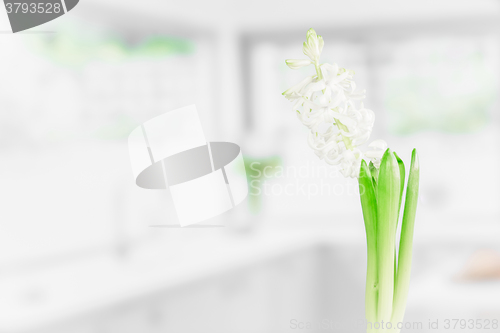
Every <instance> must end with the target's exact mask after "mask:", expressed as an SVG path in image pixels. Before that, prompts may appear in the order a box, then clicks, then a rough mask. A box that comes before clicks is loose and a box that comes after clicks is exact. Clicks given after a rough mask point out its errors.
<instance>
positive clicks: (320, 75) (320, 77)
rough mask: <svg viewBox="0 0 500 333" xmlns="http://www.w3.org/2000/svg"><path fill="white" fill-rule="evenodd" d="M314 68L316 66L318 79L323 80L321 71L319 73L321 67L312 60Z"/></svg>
mask: <svg viewBox="0 0 500 333" xmlns="http://www.w3.org/2000/svg"><path fill="white" fill-rule="evenodd" d="M314 68H316V75H317V76H318V80H323V73H321V68H320V67H319V62H317V61H315V62H314Z"/></svg>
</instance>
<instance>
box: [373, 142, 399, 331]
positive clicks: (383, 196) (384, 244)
mask: <svg viewBox="0 0 500 333" xmlns="http://www.w3.org/2000/svg"><path fill="white" fill-rule="evenodd" d="M376 191H377V195H376V196H377V264H378V286H379V293H378V302H377V304H378V307H377V319H378V322H382V321H383V322H384V323H387V322H388V321H390V320H391V315H392V302H393V295H394V249H395V245H396V244H395V237H394V235H395V228H396V226H397V221H398V211H399V208H398V206H399V196H400V175H399V166H398V162H397V160H396V158H395V157H394V155H393V154H392V152H391V151H390V150H389V149H387V151H386V152H385V154H384V157H383V158H382V163H381V165H380V173H379V176H378V184H377V190H376Z"/></svg>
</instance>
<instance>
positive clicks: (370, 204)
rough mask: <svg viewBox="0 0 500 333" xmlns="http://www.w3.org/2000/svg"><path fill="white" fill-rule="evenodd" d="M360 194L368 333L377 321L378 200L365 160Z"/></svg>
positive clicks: (362, 163) (360, 177) (362, 165)
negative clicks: (363, 229) (363, 231)
mask: <svg viewBox="0 0 500 333" xmlns="http://www.w3.org/2000/svg"><path fill="white" fill-rule="evenodd" d="M359 193H360V199H361V207H362V209H363V219H364V221H365V230H366V244H367V269H366V290H365V313H366V320H367V332H372V331H373V325H374V324H375V322H376V321H377V297H378V279H377V200H376V197H375V188H374V186H373V182H372V175H371V172H370V169H369V168H368V166H367V165H366V162H365V161H364V160H362V161H361V169H360V175H359Z"/></svg>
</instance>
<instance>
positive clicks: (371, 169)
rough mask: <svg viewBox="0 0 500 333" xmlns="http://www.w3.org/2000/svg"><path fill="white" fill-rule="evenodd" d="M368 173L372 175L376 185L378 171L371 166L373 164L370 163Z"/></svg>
mask: <svg viewBox="0 0 500 333" xmlns="http://www.w3.org/2000/svg"><path fill="white" fill-rule="evenodd" d="M369 166H370V172H371V173H372V177H373V180H374V181H375V184H376V183H377V180H378V169H377V168H376V167H375V165H373V162H372V161H370V165H369Z"/></svg>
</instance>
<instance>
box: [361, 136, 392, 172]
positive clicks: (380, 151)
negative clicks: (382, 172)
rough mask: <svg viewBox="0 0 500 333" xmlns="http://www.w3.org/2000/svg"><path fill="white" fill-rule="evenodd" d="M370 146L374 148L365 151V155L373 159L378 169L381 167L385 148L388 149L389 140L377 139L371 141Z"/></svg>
mask: <svg viewBox="0 0 500 333" xmlns="http://www.w3.org/2000/svg"><path fill="white" fill-rule="evenodd" d="M368 147H370V148H372V149H371V150H369V151H367V152H365V156H366V157H367V158H369V159H370V160H371V162H372V163H373V165H374V166H375V167H376V168H377V169H378V168H380V162H381V161H382V156H384V153H385V150H386V149H387V142H385V141H384V140H375V141H373V142H372V143H370V144H369V145H368Z"/></svg>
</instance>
